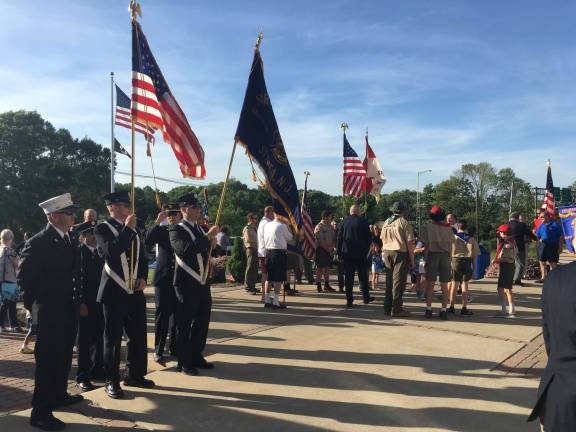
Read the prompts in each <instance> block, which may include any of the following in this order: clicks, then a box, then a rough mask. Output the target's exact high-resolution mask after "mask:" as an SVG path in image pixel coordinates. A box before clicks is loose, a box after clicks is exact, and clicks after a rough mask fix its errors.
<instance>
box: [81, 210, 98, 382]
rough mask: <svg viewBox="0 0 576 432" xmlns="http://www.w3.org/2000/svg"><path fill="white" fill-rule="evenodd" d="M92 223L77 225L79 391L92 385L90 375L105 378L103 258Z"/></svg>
mask: <svg viewBox="0 0 576 432" xmlns="http://www.w3.org/2000/svg"><path fill="white" fill-rule="evenodd" d="M95 226H96V222H94V221H87V222H84V223H82V224H81V225H79V226H77V228H76V231H77V232H78V233H79V235H80V300H81V302H82V304H83V305H84V307H85V311H86V312H87V314H86V315H84V316H80V319H79V322H78V370H77V372H76V383H77V385H78V387H79V388H80V390H82V391H89V390H93V389H94V386H93V385H92V382H91V379H97V380H99V381H100V380H104V379H105V373H104V351H103V350H104V314H103V312H102V305H101V304H100V303H98V302H97V301H96V298H97V296H98V287H99V286H100V280H101V278H102V269H103V268H104V259H102V258H101V257H100V255H98V251H97V249H96V246H97V245H96V237H95V236H94V227H95Z"/></svg>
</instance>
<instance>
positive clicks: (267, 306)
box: [264, 303, 272, 309]
mask: <svg viewBox="0 0 576 432" xmlns="http://www.w3.org/2000/svg"><path fill="white" fill-rule="evenodd" d="M264 309H272V303H264Z"/></svg>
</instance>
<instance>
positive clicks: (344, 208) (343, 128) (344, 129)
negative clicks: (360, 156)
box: [340, 122, 348, 219]
mask: <svg viewBox="0 0 576 432" xmlns="http://www.w3.org/2000/svg"><path fill="white" fill-rule="evenodd" d="M340 128H341V129H342V132H343V133H344V136H346V129H348V123H346V122H343V123H342V124H341V125H340ZM345 196H346V189H345V185H344V173H342V219H344V218H345V217H346V203H345V202H344V197H345Z"/></svg>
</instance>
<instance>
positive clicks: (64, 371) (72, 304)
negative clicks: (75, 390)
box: [18, 193, 83, 430]
mask: <svg viewBox="0 0 576 432" xmlns="http://www.w3.org/2000/svg"><path fill="white" fill-rule="evenodd" d="M39 205H40V207H41V208H42V210H44V213H45V214H46V217H47V219H48V225H47V226H46V228H45V229H44V230H42V231H40V232H39V233H38V234H36V235H35V236H34V237H32V238H31V239H30V240H29V241H28V242H27V243H26V245H25V246H24V249H23V250H22V254H21V261H20V269H19V271H18V285H19V286H20V288H21V289H22V291H23V296H24V306H25V307H26V309H28V310H32V304H33V303H34V302H36V304H37V305H38V334H37V339H36V348H35V351H34V356H35V358H36V371H35V376H34V396H33V397H32V413H31V416H30V424H31V425H32V426H34V427H38V428H40V429H43V430H61V429H64V427H65V424H64V422H62V421H61V420H59V419H57V418H56V417H54V415H53V414H52V411H53V410H54V409H56V408H57V407H60V406H65V405H71V404H73V403H76V402H80V401H82V400H83V397H82V396H81V395H75V396H72V395H70V394H68V392H67V389H68V374H69V372H70V367H71V365H72V350H73V348H74V340H75V338H76V328H77V316H78V286H77V281H78V270H79V259H78V244H77V243H76V242H75V241H74V239H71V238H70V236H69V235H68V231H69V230H70V228H71V227H72V225H73V224H74V217H75V212H76V210H77V209H78V206H76V205H75V204H74V203H73V202H72V199H71V197H70V194H69V193H66V194H64V195H60V196H57V197H54V198H51V199H49V200H47V201H44V202H43V203H40V204H39Z"/></svg>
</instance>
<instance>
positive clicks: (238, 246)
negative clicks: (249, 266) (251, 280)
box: [226, 237, 246, 283]
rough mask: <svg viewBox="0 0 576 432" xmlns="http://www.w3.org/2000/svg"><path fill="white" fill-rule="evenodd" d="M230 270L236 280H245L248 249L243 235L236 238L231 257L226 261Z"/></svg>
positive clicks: (241, 281)
mask: <svg viewBox="0 0 576 432" xmlns="http://www.w3.org/2000/svg"><path fill="white" fill-rule="evenodd" d="M226 267H227V269H228V272H229V273H230V274H231V275H232V277H233V278H234V280H235V281H236V282H240V283H243V282H244V274H245V272H246V250H245V249H244V242H243V241H242V237H236V239H234V245H233V246H232V252H231V253H230V258H229V259H228V261H227V263H226Z"/></svg>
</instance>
